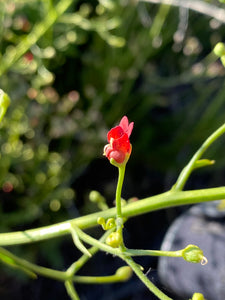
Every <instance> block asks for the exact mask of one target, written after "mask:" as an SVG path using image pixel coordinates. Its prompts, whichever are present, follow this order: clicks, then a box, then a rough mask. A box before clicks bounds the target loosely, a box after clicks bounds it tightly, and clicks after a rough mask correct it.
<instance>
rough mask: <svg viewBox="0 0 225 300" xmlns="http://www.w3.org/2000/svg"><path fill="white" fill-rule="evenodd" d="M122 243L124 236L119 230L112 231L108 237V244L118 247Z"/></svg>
mask: <svg viewBox="0 0 225 300" xmlns="http://www.w3.org/2000/svg"><path fill="white" fill-rule="evenodd" d="M121 243H122V236H121V234H120V233H119V232H112V233H111V234H110V235H109V236H108V237H107V239H106V244H107V245H109V246H111V247H112V248H118V247H119V246H120V245H121Z"/></svg>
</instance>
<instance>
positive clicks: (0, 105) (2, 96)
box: [0, 89, 10, 121]
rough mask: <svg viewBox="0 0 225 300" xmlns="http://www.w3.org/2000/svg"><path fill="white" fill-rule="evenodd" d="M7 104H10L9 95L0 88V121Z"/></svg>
mask: <svg viewBox="0 0 225 300" xmlns="http://www.w3.org/2000/svg"><path fill="white" fill-rule="evenodd" d="M9 104H10V98H9V96H8V95H7V94H6V93H5V92H4V91H3V90H1V89H0V121H1V120H2V118H3V117H4V115H5V113H6V111H7V108H8V106H9Z"/></svg>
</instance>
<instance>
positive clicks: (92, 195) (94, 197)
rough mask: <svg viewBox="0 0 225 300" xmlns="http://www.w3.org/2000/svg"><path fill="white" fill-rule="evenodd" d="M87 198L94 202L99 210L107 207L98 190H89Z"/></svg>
mask: <svg viewBox="0 0 225 300" xmlns="http://www.w3.org/2000/svg"><path fill="white" fill-rule="evenodd" d="M89 199H90V201H91V202H93V203H96V204H97V205H98V207H99V208H100V209H101V210H105V209H107V208H108V205H107V204H106V200H105V198H104V197H103V196H102V195H101V194H100V193H99V192H98V191H91V192H90V194H89Z"/></svg>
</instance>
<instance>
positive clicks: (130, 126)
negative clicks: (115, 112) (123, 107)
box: [119, 116, 134, 137]
mask: <svg viewBox="0 0 225 300" xmlns="http://www.w3.org/2000/svg"><path fill="white" fill-rule="evenodd" d="M119 126H120V127H121V128H122V129H123V131H124V132H125V133H127V135H128V137H129V136H130V135H131V132H132V130H133V127H134V122H131V123H130V124H129V122H128V118H127V116H124V117H123V118H122V119H121V121H120V124H119Z"/></svg>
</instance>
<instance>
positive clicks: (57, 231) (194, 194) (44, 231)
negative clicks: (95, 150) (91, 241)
mask: <svg viewBox="0 0 225 300" xmlns="http://www.w3.org/2000/svg"><path fill="white" fill-rule="evenodd" d="M224 198H225V187H218V188H211V189H203V190H194V191H169V192H166V193H163V194H159V195H157V196H153V197H148V198H145V199H142V200H138V201H135V202H132V203H129V204H127V205H126V206H124V207H123V217H125V218H129V217H134V216H138V215H141V214H144V213H148V212H152V211H156V210H159V209H164V208H169V207H174V206H180V205H187V204H188V205H190V204H196V203H201V202H208V201H213V200H220V199H224ZM115 215H116V209H115V208H111V209H107V210H105V211H104V212H102V211H101V212H97V213H93V214H90V215H87V216H83V217H79V218H76V219H73V220H69V221H65V222H62V223H57V224H53V225H50V226H45V227H40V228H36V229H30V230H25V231H18V232H10V233H1V234H0V246H10V245H19V244H26V243H33V242H37V241H43V240H46V239H50V238H55V237H59V236H64V235H68V234H70V228H71V223H72V224H73V223H74V224H76V226H77V227H79V228H80V229H85V228H90V227H93V226H96V225H98V223H97V219H98V218H99V217H104V218H105V219H108V218H113V217H115Z"/></svg>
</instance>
